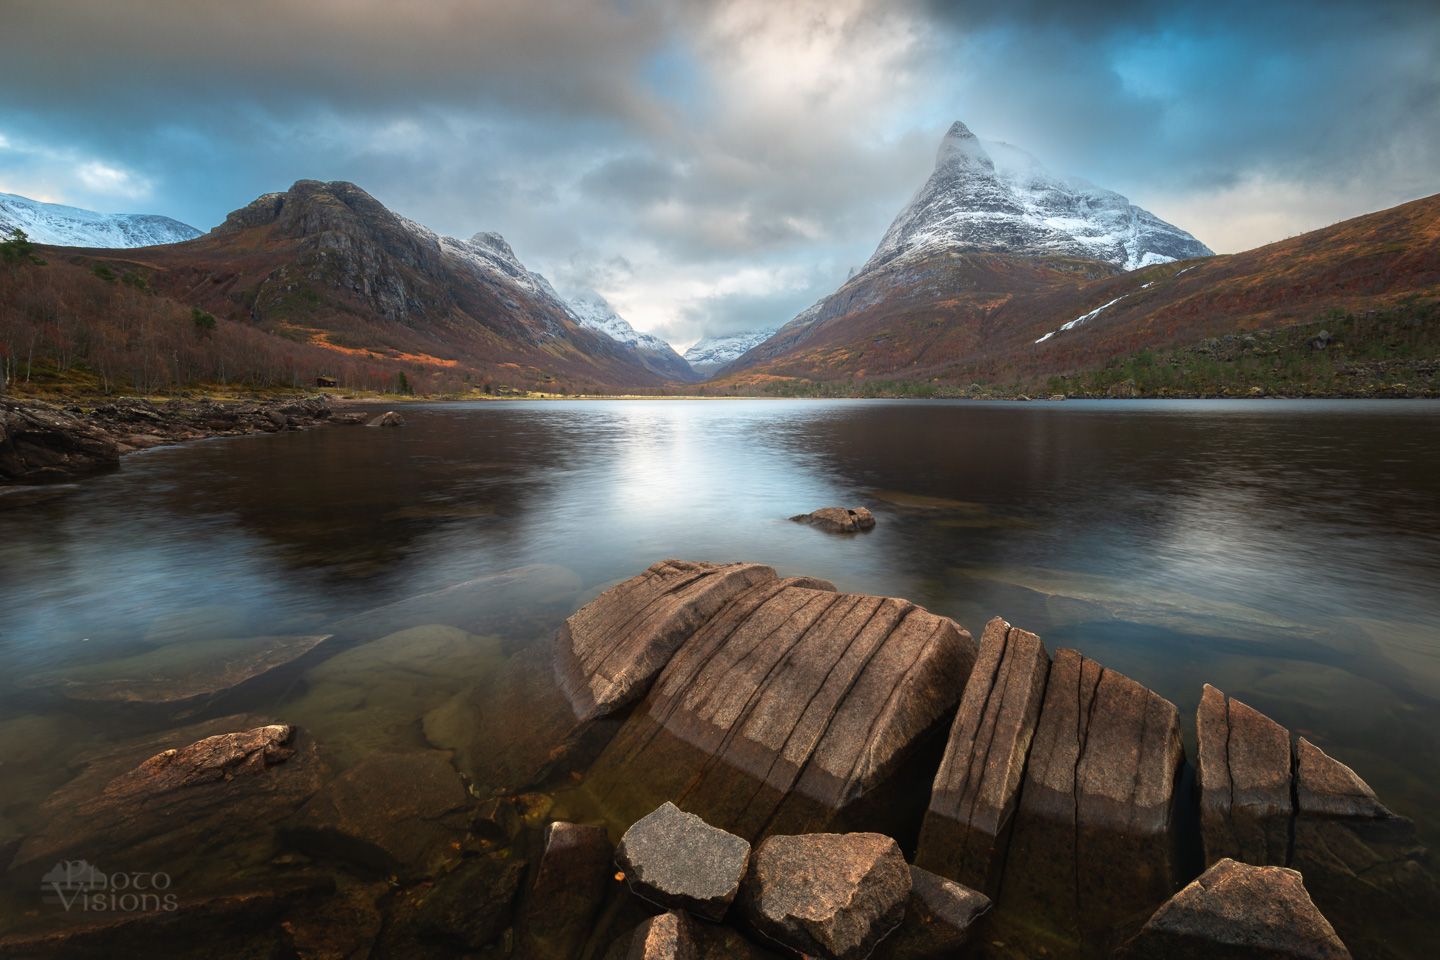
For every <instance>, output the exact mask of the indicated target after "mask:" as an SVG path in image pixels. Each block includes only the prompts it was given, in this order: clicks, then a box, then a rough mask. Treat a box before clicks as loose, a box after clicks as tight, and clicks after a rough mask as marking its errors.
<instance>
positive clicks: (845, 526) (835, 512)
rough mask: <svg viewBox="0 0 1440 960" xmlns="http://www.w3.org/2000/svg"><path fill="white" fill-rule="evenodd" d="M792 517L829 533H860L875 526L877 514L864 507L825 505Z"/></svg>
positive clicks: (798, 521)
mask: <svg viewBox="0 0 1440 960" xmlns="http://www.w3.org/2000/svg"><path fill="white" fill-rule="evenodd" d="M790 519H791V520H793V521H795V522H796V523H808V524H809V525H810V526H812V527H817V528H819V529H821V530H824V531H826V532H827V533H859V532H861V531H862V530H869V529H871V528H873V527H874V526H875V515H874V514H873V513H871V512H870V511H869V510H867V509H865V508H864V507H824V508H822V509H820V510H816V511H814V512H813V513H802V514H798V515H797V516H793V517H791V518H790Z"/></svg>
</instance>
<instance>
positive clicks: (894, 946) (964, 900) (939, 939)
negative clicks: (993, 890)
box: [882, 867, 990, 960]
mask: <svg viewBox="0 0 1440 960" xmlns="http://www.w3.org/2000/svg"><path fill="white" fill-rule="evenodd" d="M989 910H990V898H989V897H987V896H985V894H983V893H980V892H979V891H977V890H971V889H970V888H969V887H967V886H964V885H963V884H959V883H956V882H955V881H953V880H947V879H945V878H944V877H941V876H937V875H935V874H933V873H931V872H930V871H928V870H922V869H921V868H919V867H911V868H910V904H909V906H908V907H907V908H906V910H905V921H904V923H902V924H901V926H900V929H899V930H897V931H896V932H895V934H894V936H892V937H891V938H890V940H889V941H887V942H886V943H885V944H884V946H883V947H882V949H883V950H884V957H885V960H950V958H952V957H957V956H960V955H961V954H962V953H963V951H964V949H965V947H966V945H967V944H968V943H969V942H970V940H971V939H972V938H973V937H974V936H975V928H976V926H977V925H978V922H979V920H980V918H981V917H983V916H984V915H985V914H986V913H987V912H989Z"/></svg>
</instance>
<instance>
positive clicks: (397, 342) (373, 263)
mask: <svg viewBox="0 0 1440 960" xmlns="http://www.w3.org/2000/svg"><path fill="white" fill-rule="evenodd" d="M46 259H47V260H48V261H50V263H51V265H52V266H53V267H54V268H55V270H56V271H57V272H58V271H73V270H74V269H76V268H79V269H80V270H82V271H83V272H84V273H85V274H87V275H89V274H93V275H94V276H99V277H101V278H108V279H109V280H110V281H111V282H112V284H113V281H114V280H115V278H120V279H124V280H125V283H124V284H119V285H118V286H112V292H110V293H107V294H106V296H108V297H109V301H110V302H109V303H108V305H106V304H104V303H103V302H102V303H101V305H100V306H98V307H97V311H96V314H95V316H92V317H87V318H85V320H86V322H87V323H88V324H90V326H92V327H94V328H96V329H99V328H102V327H104V326H105V325H106V324H108V323H111V322H117V321H113V320H112V314H116V311H117V310H118V309H119V308H121V307H125V308H126V309H130V308H129V306H128V305H127V303H128V301H127V299H126V298H130V299H133V298H134V297H135V296H138V295H139V294H132V293H129V292H127V291H126V290H125V289H124V288H125V287H126V286H129V287H130V288H132V289H133V290H137V291H143V292H144V294H145V295H146V296H149V297H152V298H156V297H158V298H160V299H161V300H163V301H165V302H166V303H167V304H168V307H167V306H166V305H165V304H161V303H158V302H155V301H153V300H152V301H151V302H150V305H149V308H150V309H152V310H153V312H154V313H156V314H163V313H164V312H165V310H166V309H168V310H169V311H170V313H171V314H173V315H174V316H175V317H179V318H181V319H179V320H176V321H175V323H177V324H178V327H177V328H176V329H177V330H178V331H179V332H174V333H172V334H170V335H171V336H174V337H178V338H180V342H179V343H178V344H168V343H156V344H154V345H153V351H154V352H155V353H156V357H155V358H151V359H152V360H155V359H158V360H159V363H158V366H159V367H160V369H161V370H162V371H163V370H164V368H165V360H164V358H165V357H167V356H169V355H170V353H172V352H176V351H178V350H179V349H180V348H181V347H183V348H184V349H185V351H186V352H188V353H191V354H194V355H195V357H196V360H195V362H196V363H197V364H202V365H208V366H209V367H210V368H214V366H215V364H214V361H213V357H211V356H210V354H211V353H214V352H220V347H221V344H219V342H218V341H220V340H222V339H223V340H225V341H226V343H229V344H231V345H233V346H234V348H235V351H236V356H235V357H234V358H232V361H233V362H232V363H231V365H230V366H229V367H225V366H223V365H221V366H220V367H219V369H220V370H222V371H223V373H222V379H223V378H226V377H232V376H235V375H238V374H239V373H240V372H241V371H240V370H238V369H236V364H242V363H246V364H247V366H246V368H245V369H247V370H252V371H254V372H253V373H251V374H248V375H250V376H254V377H257V378H259V379H261V380H264V381H267V382H268V381H271V380H273V379H274V378H275V377H276V376H277V375H281V374H278V373H277V371H283V375H284V376H286V377H287V378H288V380H289V381H291V382H293V383H295V384H296V385H299V384H301V383H304V382H308V381H310V380H312V379H313V378H315V377H317V376H320V375H328V376H335V377H337V378H338V379H339V381H340V385H341V386H347V385H364V386H376V385H385V384H389V385H391V386H393V385H394V384H395V383H396V382H397V381H398V378H399V374H400V373H404V374H405V382H406V383H407V384H408V385H410V386H411V387H413V388H414V389H417V390H426V391H435V392H438V391H440V390H446V391H466V390H469V389H472V388H479V387H481V386H482V385H485V386H486V387H487V389H488V388H489V387H491V386H493V387H495V388H503V389H533V390H547V391H557V392H569V393H576V392H616V391H634V390H656V389H659V388H660V387H661V386H662V385H663V384H664V382H665V380H666V377H664V376H662V375H660V374H657V373H656V372H654V371H653V370H651V369H649V368H648V367H646V366H645V365H644V363H642V362H641V358H640V357H639V356H638V355H637V353H636V351H635V350H634V349H633V348H632V347H630V346H628V345H625V344H621V343H617V342H616V341H615V340H613V339H611V338H610V337H608V336H606V335H604V334H602V333H599V332H597V331H595V330H592V329H590V328H588V327H586V326H584V325H582V324H581V323H579V322H578V321H577V320H576V319H575V317H574V316H572V314H571V312H570V309H569V307H568V305H567V304H566V303H565V302H564V301H563V300H562V299H561V298H560V297H559V296H558V295H557V294H556V293H555V291H554V289H553V288H552V287H551V286H550V284H549V283H548V282H547V281H546V280H545V278H544V277H541V276H539V275H538V274H534V273H531V272H530V271H529V270H527V269H525V267H524V265H523V264H522V263H521V262H520V261H519V259H518V258H516V256H515V254H514V251H512V250H511V249H510V246H509V245H508V244H507V243H506V242H505V241H504V239H503V238H502V237H500V236H499V235H498V234H493V233H480V234H476V235H475V236H473V237H471V238H470V239H469V240H458V239H456V238H453V237H442V236H439V235H438V234H436V233H435V232H434V231H432V230H430V229H428V228H426V227H423V226H421V225H420V224H417V223H415V222H413V221H411V220H408V219H406V218H405V217H402V216H399V215H397V214H395V213H393V212H392V211H390V210H388V209H386V207H385V206H384V205H383V204H381V203H380V202H379V201H377V200H376V199H375V198H374V197H372V196H370V195H369V194H368V193H366V192H365V191H364V190H362V189H360V188H359V187H357V186H356V185H354V184H352V183H345V182H334V183H322V182H319V181H315V180H300V181H297V182H296V183H295V184H294V185H293V186H292V187H291V188H290V189H289V190H286V191H283V192H278V193H270V194H265V195H264V196H261V197H259V198H257V199H256V200H254V201H253V202H251V203H249V204H247V205H246V206H244V207H242V208H240V209H239V210H236V211H234V212H233V213H231V214H230V215H229V216H228V217H226V219H225V222H224V223H222V224H221V225H220V226H218V227H216V228H215V229H214V230H212V231H211V232H210V233H208V234H205V235H204V236H201V237H198V238H196V239H194V240H190V241H187V242H185V243H179V244H173V245H170V246H164V247H153V248H142V249H137V250H127V251H124V252H123V253H119V252H117V253H112V254H103V253H100V252H98V251H94V250H87V251H83V252H81V251H64V250H61V251H55V252H51V253H49V254H47V257H46ZM48 269H50V267H40V268H37V270H41V271H43V270H48ZM91 280H93V277H89V276H87V278H86V279H85V281H84V282H86V283H89V284H90V286H92V287H93V286H95V284H94V283H92V282H91ZM80 282H81V281H80V280H79V279H77V280H76V281H75V283H77V284H78V283H80ZM99 289H103V288H99ZM42 293H43V290H37V291H34V292H33V293H32V295H34V296H36V297H39V296H41V295H42ZM87 302H88V301H87ZM134 309H136V310H139V309H140V307H138V306H137V307H135V308H134ZM191 311H200V312H203V313H205V314H208V315H212V316H213V317H214V318H215V320H214V321H212V323H215V324H216V326H215V332H214V341H215V346H214V347H213V349H208V352H207V350H198V351H197V350H196V349H195V347H196V344H195V343H194V342H192V341H194V340H195V336H194V331H193V330H190V329H189V327H190V326H191V323H190V314H191ZM195 322H196V323H199V321H198V320H197V321H195ZM91 339H92V340H97V341H100V340H104V339H105V338H101V337H99V336H96V337H92V338H91ZM106 342H112V341H106ZM113 342H115V343H121V342H123V343H126V344H128V346H127V347H126V349H128V350H132V351H143V350H147V349H152V348H151V347H147V346H145V345H144V344H145V343H146V341H145V340H144V338H136V337H130V338H129V339H128V340H126V338H124V337H120V338H117V339H116V340H115V341H113ZM210 342H211V341H210V340H208V339H207V340H206V342H205V343H202V344H201V346H207V345H208V344H209V343H210ZM137 344H139V345H137ZM242 344H244V345H245V346H244V348H243V350H242V349H241V345H242ZM245 354H249V355H254V356H256V357H260V356H262V355H263V356H264V357H265V358H266V359H265V360H264V362H263V365H262V363H261V361H260V360H258V359H257V360H255V361H254V363H248V361H245V360H244V359H243V355H245ZM148 356H149V355H148V354H145V356H139V355H137V356H135V360H136V362H143V366H144V368H145V369H147V370H148V369H150V366H151V364H150V362H149V361H146V357H148ZM175 366H177V367H178V366H181V364H179V362H178V361H177V362H176V364H175Z"/></svg>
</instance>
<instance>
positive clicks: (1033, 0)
mask: <svg viewBox="0 0 1440 960" xmlns="http://www.w3.org/2000/svg"><path fill="white" fill-rule="evenodd" d="M1437 9H1440V8H1437V7H1436V5H1435V4H1434V3H1432V2H1412V0H1375V2H1352V3H1312V2H1293V0H1287V2H1270V3H1258V2H1237V0H1210V2H1193V0H1191V2H1179V3H1173V2H1172V3H1139V2H1129V0H1120V2H1113V3H1103V4H1075V3H1063V2H1055V0H1016V2H1010V3H999V2H994V3H992V2H980V3H973V2H971V3H944V2H939V0H935V2H932V3H931V4H930V5H929V10H930V11H931V13H932V14H933V15H934V17H935V19H936V22H937V23H938V24H940V25H942V26H943V27H944V28H945V31H946V34H947V40H948V41H949V42H952V43H954V44H955V45H956V46H957V47H958V48H959V49H961V50H964V51H965V52H966V53H967V54H968V55H969V56H970V57H971V58H973V59H971V60H970V61H969V62H968V64H967V69H965V70H961V71H957V72H956V73H955V74H954V75H953V82H954V84H955V90H956V94H957V98H958V99H962V100H964V101H967V102H968V103H972V104H974V106H975V112H976V113H977V114H978V115H979V116H978V118H977V121H976V122H977V124H979V123H981V122H984V121H989V122H986V123H985V125H986V126H990V125H992V124H993V125H994V126H1004V127H1008V128H1011V129H1013V130H1015V131H1016V133H1015V136H1016V137H1017V139H1018V138H1020V137H1024V141H1023V142H1024V143H1025V145H1026V146H1027V147H1028V148H1029V149H1031V150H1032V151H1034V152H1037V153H1041V155H1042V156H1048V157H1055V155H1057V154H1059V155H1060V156H1061V157H1063V158H1065V159H1067V160H1070V161H1071V162H1072V165H1078V166H1080V167H1085V168H1089V169H1092V170H1094V171H1095V172H1096V173H1097V174H1102V175H1106V176H1111V177H1115V176H1119V177H1122V178H1123V179H1122V180H1121V181H1120V182H1119V183H1118V184H1116V186H1117V188H1118V189H1121V190H1122V191H1123V190H1125V189H1126V186H1125V183H1126V182H1127V181H1128V182H1130V183H1134V182H1136V181H1137V180H1138V181H1141V182H1149V183H1152V184H1161V183H1168V184H1170V185H1184V186H1189V187H1198V186H1204V185H1206V184H1211V185H1214V184H1224V183H1229V182H1233V181H1235V180H1236V179H1238V178H1241V177H1244V176H1247V175H1252V174H1255V173H1256V172H1269V173H1276V172H1278V173H1283V175H1285V176H1286V177H1289V178H1294V177H1296V176H1300V177H1305V178H1311V177H1319V178H1329V179H1332V180H1343V179H1346V178H1353V177H1356V176H1363V175H1378V176H1382V177H1384V178H1386V180H1387V181H1393V182H1394V187H1395V196H1396V197H1397V198H1398V197H1399V196H1400V195H1410V194H1413V192H1414V191H1415V190H1417V189H1426V187H1427V185H1428V188H1429V189H1432V190H1433V189H1434V188H1435V184H1434V178H1433V175H1432V174H1431V171H1428V170H1426V169H1425V164H1424V161H1425V160H1426V159H1429V160H1430V161H1432V163H1431V164H1430V166H1431V167H1432V169H1433V166H1434V164H1433V161H1435V160H1436V159H1437V158H1440V13H1437ZM995 91H998V92H1000V93H1001V94H1002V96H1001V97H999V98H998V100H999V101H1000V104H1002V105H1003V114H1004V116H1001V115H1000V114H1001V113H1002V110H996V109H991V103H990V102H988V101H993V100H995V99H997V98H994V97H993V96H991V97H987V96H986V94H987V92H990V93H993V92H995ZM995 132H996V133H998V131H995Z"/></svg>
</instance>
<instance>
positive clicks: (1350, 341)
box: [756, 301, 1440, 399]
mask: <svg viewBox="0 0 1440 960" xmlns="http://www.w3.org/2000/svg"><path fill="white" fill-rule="evenodd" d="M756 390H757V392H760V393H763V394H765V395H769V396H777V397H836V398H839V397H875V398H887V397H888V398H906V397H919V398H967V397H968V398H977V399H985V398H993V399H1004V398H1015V397H1037V396H1041V397H1043V396H1054V395H1062V394H1063V395H1065V396H1070V397H1252V396H1267V397H1271V396H1273V397H1440V304H1437V303H1435V302H1433V301H1432V302H1428V303H1421V302H1418V301H1417V302H1412V303H1409V304H1405V305H1402V306H1399V307H1395V308H1393V309H1389V310H1383V311H1371V312H1367V313H1360V314H1356V313H1339V312H1336V313H1331V314H1328V315H1326V316H1324V317H1322V318H1319V319H1317V320H1314V321H1312V322H1309V323H1304V324H1297V325H1294V326H1289V327H1282V328H1279V329H1276V330H1261V331H1254V332H1247V333H1236V334H1227V335H1226V336H1223V337H1214V338H1210V339H1207V340H1202V341H1200V342H1199V343H1195V344H1191V345H1188V346H1184V347H1179V348H1175V349H1170V350H1141V351H1137V352H1135V353H1132V354H1128V355H1126V356H1122V357H1118V358H1115V359H1113V360H1111V361H1109V362H1108V363H1106V364H1105V365H1104V366H1103V367H1100V368H1098V369H1094V370H1086V371H1079V372H1075V373H1068V374H1060V375H1052V376H1044V377H1028V378H1017V379H1014V380H1010V381H1007V382H986V383H980V382H972V383H953V382H947V381H945V380H942V379H933V380H835V381H812V380H802V379H788V378H772V379H770V380H768V381H766V382H763V383H760V384H757V385H756Z"/></svg>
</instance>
